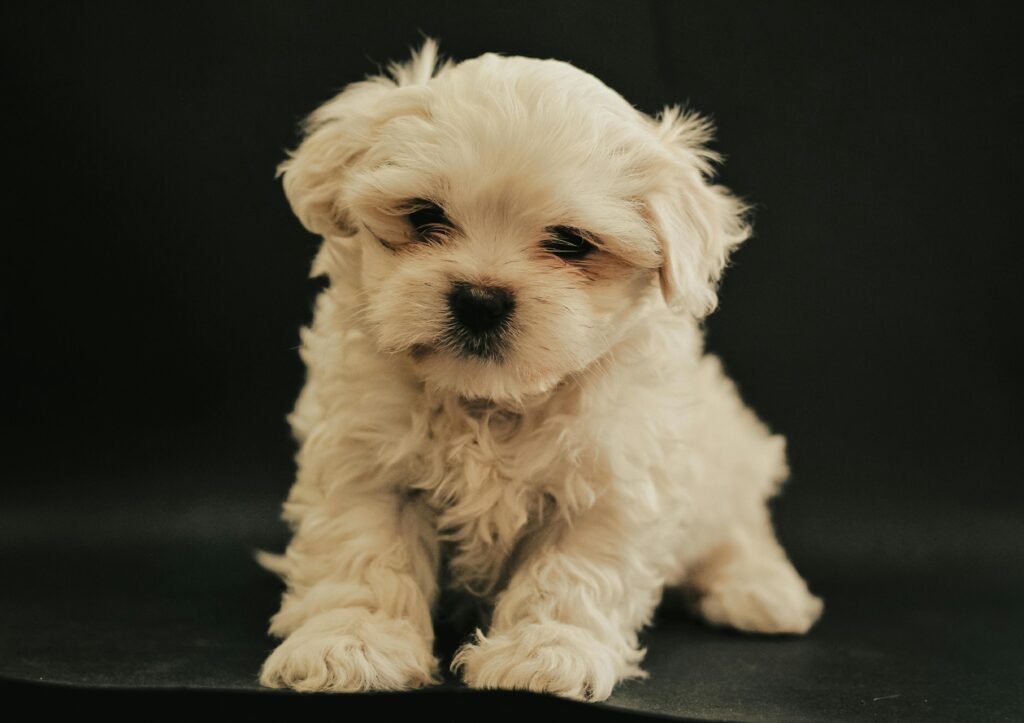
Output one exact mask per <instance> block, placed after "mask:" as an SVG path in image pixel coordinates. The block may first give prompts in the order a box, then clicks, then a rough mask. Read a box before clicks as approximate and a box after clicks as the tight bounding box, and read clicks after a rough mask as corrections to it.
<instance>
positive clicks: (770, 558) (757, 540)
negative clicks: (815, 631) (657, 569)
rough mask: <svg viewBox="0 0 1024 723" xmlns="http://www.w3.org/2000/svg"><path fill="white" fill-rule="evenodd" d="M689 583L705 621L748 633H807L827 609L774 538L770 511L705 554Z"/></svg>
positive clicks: (696, 605) (692, 570)
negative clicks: (813, 593) (769, 518)
mask: <svg viewBox="0 0 1024 723" xmlns="http://www.w3.org/2000/svg"><path fill="white" fill-rule="evenodd" d="M685 584H686V586H687V587H688V588H689V592H691V593H693V594H694V598H695V602H694V607H695V608H696V610H697V612H698V613H699V614H700V615H701V616H702V617H703V618H704V619H705V620H707V621H708V622H709V623H711V624H712V625H723V626H729V627H733V628H736V629H737V630H743V631H747V632H755V633H793V634H802V633H806V632H807V631H808V630H809V629H810V628H811V626H812V625H814V623H815V622H816V621H817V620H818V618H819V617H820V616H821V612H822V609H823V604H822V602H821V599H820V598H818V597H815V596H814V595H812V594H811V592H810V590H808V589H807V583H806V582H804V580H803V578H802V577H800V574H799V573H798V572H797V571H796V569H795V568H794V567H793V564H792V563H791V562H790V561H789V558H788V557H786V553H785V551H784V550H783V549H782V546H781V545H780V544H779V543H778V541H777V540H776V539H775V533H774V531H773V530H772V527H771V522H770V521H769V520H768V515H767V511H765V514H764V516H763V517H762V518H761V519H759V520H758V522H757V524H755V525H753V526H751V527H743V528H738V529H736V530H735V531H733V532H732V534H730V535H729V538H728V539H727V541H726V542H724V543H722V544H720V545H718V546H717V547H715V548H713V549H712V550H711V551H710V552H709V553H708V554H707V555H705V556H704V558H703V559H701V560H700V561H699V562H698V563H697V564H696V565H695V566H694V567H693V568H692V569H691V570H690V571H689V573H688V575H687V577H686V581H685Z"/></svg>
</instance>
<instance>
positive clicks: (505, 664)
mask: <svg viewBox="0 0 1024 723" xmlns="http://www.w3.org/2000/svg"><path fill="white" fill-rule="evenodd" d="M642 656H643V654H642V653H641V652H639V651H631V654H630V655H629V656H622V655H620V654H618V653H617V652H616V651H615V650H614V649H612V648H610V647H609V646H608V645H606V644H604V643H602V642H601V641H599V640H598V639H597V637H595V636H594V634H593V633H591V632H589V631H588V630H585V629H584V628H580V627H577V626H574V625H565V624H562V623H556V622H546V623H530V624H523V625H517V626H516V627H514V628H512V629H510V630H506V631H504V632H501V633H498V634H495V635H492V636H491V637H486V636H484V635H483V634H482V633H480V632H479V631H477V640H476V643H472V644H467V645H465V646H463V647H462V648H461V649H460V650H459V652H458V653H456V655H455V659H454V660H453V661H452V670H454V671H456V672H460V673H461V674H462V679H463V681H465V683H466V685H468V686H470V687H471V688H506V689H519V690H532V691H534V692H538V693H553V694H555V695H560V696H563V697H566V698H575V699H577V700H604V699H605V698H607V697H608V696H609V695H611V693H612V688H613V687H614V686H615V683H616V682H618V681H619V680H620V679H622V678H626V677H640V676H642V675H643V673H642V672H641V671H640V669H639V668H638V667H637V663H638V662H639V660H640V658H641V657H642Z"/></svg>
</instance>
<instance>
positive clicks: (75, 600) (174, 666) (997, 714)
mask: <svg viewBox="0 0 1024 723" xmlns="http://www.w3.org/2000/svg"><path fill="white" fill-rule="evenodd" d="M143 482H144V484H142V485H141V486H140V492H139V494H137V495H136V496H135V497H133V498H130V499H128V498H124V497H116V498H113V497H108V498H104V497H102V496H99V497H97V496H96V495H95V494H91V493H90V491H91V490H93V491H94V490H95V489H96V488H97V485H96V484H95V481H92V482H90V480H82V482H81V484H80V485H78V487H77V490H75V491H74V492H69V491H68V489H67V486H62V490H63V492H62V496H61V498H59V499H52V500H50V501H49V503H48V504H47V505H45V506H41V505H39V504H38V503H35V502H32V503H29V502H22V503H18V502H17V501H15V503H14V504H12V505H9V506H6V507H5V509H4V511H3V520H2V522H3V524H2V525H0V566H2V569H3V571H4V577H5V580H6V584H5V586H4V588H5V589H4V592H3V594H2V595H0V676H6V677H10V678H16V679H22V680H30V681H37V682H49V683H63V684H75V685H82V686H93V687H97V686H99V687H106V686H115V687H127V688H158V689H177V688H185V689H206V690H237V691H246V692H248V693H251V694H253V695H264V694H265V693H266V691H262V690H261V689H260V688H259V686H258V685H257V682H256V674H257V671H258V669H259V666H260V663H261V662H262V660H263V658H264V656H265V655H266V654H267V652H268V651H269V650H270V649H271V646H272V645H273V642H272V641H271V640H269V639H268V638H267V637H265V635H264V630H265V626H266V621H267V619H268V617H269V616H270V615H271V614H272V613H273V611H274V610H275V606H276V604H277V599H278V595H279V593H280V587H279V584H278V583H277V581H276V580H275V579H274V578H272V577H271V576H270V575H268V574H267V573H265V572H264V571H262V570H260V569H259V568H258V567H257V566H256V565H255V564H254V563H253V561H252V557H251V553H252V550H253V549H254V548H256V547H260V546H266V547H276V546H278V545H279V544H280V543H281V541H282V539H283V534H282V532H283V531H282V529H281V526H280V525H279V523H277V522H276V520H275V515H276V510H277V500H276V499H274V498H271V497H269V496H266V495H253V496H251V497H249V498H248V499H246V500H240V499H238V498H236V497H230V496H229V497H225V496H218V495H217V494H215V493H213V492H211V490H215V489H216V488H217V480H216V476H215V475H213V476H210V477H209V478H204V477H203V475H202V474H200V473H197V472H192V473H191V474H190V475H189V479H188V480H185V479H184V478H182V479H176V478H175V477H174V476H173V475H169V476H168V477H167V478H166V479H160V478H154V479H149V480H144V481H143ZM141 490H146V492H145V493H143V492H142V491H141ZM835 502H836V507H835V510H834V512H832V513H831V514H829V515H828V516H822V513H821V512H817V513H816V514H817V515H818V517H819V518H822V519H820V526H819V525H818V524H816V523H814V522H812V521H808V520H803V521H802V524H798V522H800V519H799V518H800V517H801V515H802V514H803V512H802V510H801V509H800V507H799V505H798V504H797V503H794V504H790V503H788V502H787V501H786V500H782V501H781V503H780V505H779V507H780V510H779V517H780V523H781V524H782V525H784V526H785V527H784V534H783V538H784V539H785V538H788V539H789V543H790V547H791V548H792V549H793V551H794V554H795V556H796V557H797V559H798V562H799V563H800V566H801V568H802V570H803V571H804V572H805V574H806V575H807V577H808V578H809V579H810V581H811V584H812V587H813V588H814V589H815V591H816V592H818V593H820V594H821V595H823V596H824V598H825V600H826V605H827V607H826V614H825V617H824V619H823V620H822V622H821V623H820V624H819V626H818V627H816V628H815V629H814V630H813V632H812V633H811V634H810V635H809V636H808V637H806V638H800V639H796V638H778V639H776V638H765V637H756V636H747V635H740V634H735V633H731V632H727V631H718V630H712V629H709V628H707V627H705V626H703V625H701V624H699V623H697V622H695V621H693V620H691V619H690V618H688V617H687V616H686V615H685V614H684V613H683V612H682V611H681V610H680V609H679V606H678V605H677V604H676V603H674V602H673V601H672V600H671V599H669V600H668V601H666V603H665V604H664V605H663V606H662V608H661V610H660V611H659V614H658V618H657V620H656V623H655V626H654V628H653V630H651V631H649V632H648V633H647V634H646V635H645V639H646V643H647V645H648V648H649V653H648V656H647V661H646V664H645V668H646V669H647V670H648V671H649V673H650V677H649V678H648V679H647V680H645V681H640V682H630V683H626V684H624V685H622V686H620V687H619V688H617V690H616V692H615V694H614V696H613V697H612V699H611V701H609V705H610V706H612V707H614V708H618V709H626V710H633V711H642V712H648V713H657V714H664V715H674V716H681V717H690V718H695V719H703V720H737V721H769V720H787V721H856V720H865V721H868V720H950V721H956V720H1019V719H1020V718H1021V717H1022V716H1024V701H1022V698H1021V693H1020V690H1019V681H1020V680H1021V679H1022V674H1024V665H1022V656H1021V650H1022V649H1024V647H1022V646H1024V635H1022V630H1024V584H1022V580H1021V574H1020V571H1021V569H1024V523H1022V522H1021V519H1020V518H1019V516H1016V515H1014V514H1011V513H1009V512H1007V511H985V510H980V509H974V510H967V509H958V510H955V511H954V510H950V509H948V508H939V509H938V510H931V511H930V510H923V509H914V510H911V509H904V510H896V509H892V508H889V509H883V510H873V511H872V510H865V509H857V508H856V507H851V506H850V505H851V504H854V503H852V502H851V501H850V500H841V499H839V500H836V501H835ZM943 509H945V511H941V510H943ZM821 526H824V527H827V528H829V530H828V532H829V534H827V535H821V534H820V533H821V531H822V528H821ZM844 526H845V528H846V529H844ZM786 529H789V530H791V531H792V532H791V534H788V535H787V534H786V533H785V530H786ZM441 634H442V636H443V637H446V638H447V639H448V643H449V645H450V644H451V643H452V641H451V640H450V638H451V631H445V630H442V631H441ZM443 688H444V689H445V690H444V691H443V692H441V693H436V692H435V693H433V694H432V695H433V696H437V695H456V694H457V691H458V690H459V688H460V686H459V684H458V683H457V682H455V681H452V680H450V679H449V680H448V681H447V682H446V683H445V684H444V686H443ZM413 695H416V694H413ZM430 700H432V701H436V700H438V699H437V698H436V697H433V698H431V699H430ZM339 705H342V704H341V703H339Z"/></svg>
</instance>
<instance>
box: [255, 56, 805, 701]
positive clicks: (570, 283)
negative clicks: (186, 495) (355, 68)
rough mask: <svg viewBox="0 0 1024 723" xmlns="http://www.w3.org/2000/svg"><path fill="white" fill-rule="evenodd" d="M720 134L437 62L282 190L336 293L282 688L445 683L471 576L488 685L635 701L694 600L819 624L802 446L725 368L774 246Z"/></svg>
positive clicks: (351, 125)
mask: <svg viewBox="0 0 1024 723" xmlns="http://www.w3.org/2000/svg"><path fill="white" fill-rule="evenodd" d="M709 136H710V128H709V124H708V123H707V122H705V121H704V120H703V119H701V118H700V117H698V116H696V115H693V114H688V113H683V112H680V110H679V109H678V108H667V109H665V110H664V111H663V112H662V113H661V114H660V116H659V117H658V118H657V119H653V118H650V117H648V116H646V115H644V114H642V113H640V112H639V111H637V110H636V109H634V108H633V107H632V106H630V105H629V104H628V103H627V102H626V101H625V100H624V99H623V98H622V97H621V96H619V95H618V94H616V93H615V92H614V91H612V90H610V89H609V88H608V87H606V86H605V85H603V84H602V83H601V82H600V81H598V80H597V79H595V78H594V77H592V76H590V75H588V74H586V73H584V72H582V71H580V70H578V69H576V68H574V67H573V66H571V65H568V64H566V63H563V62H558V61H554V60H534V59H529V58H521V57H502V56H498V55H494V54H487V55H484V56H481V57H479V58H476V59H474V60H469V61H466V62H462V63H459V64H453V63H451V62H446V63H443V64H440V65H438V63H437V60H436V46H435V44H434V43H433V41H427V42H426V43H425V44H424V46H423V48H422V49H421V50H420V51H419V52H418V53H415V54H413V57H412V60H411V61H409V62H408V63H405V64H395V65H392V66H391V67H390V77H383V76H380V77H372V78H369V79H367V80H365V81H362V82H358V83H354V84H352V85H350V86H348V87H347V88H346V89H345V90H344V91H343V92H342V93H341V94H340V95H338V96H337V97H336V98H334V99H333V100H330V101H328V102H327V103H326V104H325V105H323V106H322V107H321V108H319V109H318V110H317V111H316V112H314V113H313V115H312V116H311V117H310V118H309V119H308V121H307V123H306V126H305V136H304V140H303V141H302V143H301V145H300V146H299V147H298V149H297V150H296V151H295V152H294V153H292V154H291V156H290V158H289V160H287V161H285V162H284V163H283V164H282V165H281V168H280V172H281V174H282V175H283V177H284V188H285V192H286V194H287V196H288V199H289V201H290V202H291V205H292V207H293V209H294V210H295V213H296V215H297V216H298V217H299V219H300V220H301V221H302V223H303V224H304V225H305V226H306V228H308V229H309V230H310V231H312V232H314V233H316V234H319V235H321V236H322V237H323V245H322V247H321V250H320V252H319V254H318V256H317V258H316V261H315V263H314V266H313V274H314V275H326V276H327V277H328V279H329V281H330V285H329V287H328V288H327V289H326V290H325V291H323V293H322V294H321V295H320V296H319V298H318V300H317V304H316V311H315V315H314V320H313V323H312V325H311V327H310V328H308V329H304V330H303V331H302V348H301V354H302V358H303V360H304V361H305V363H306V365H307V367H308V377H307V381H306V385H305V387H304V389H303V391H302V393H301V395H300V397H299V400H298V403H297V405H296V408H295V411H294V412H293V414H292V415H291V417H290V421H291V424H292V427H293V429H294V432H295V435H296V437H297V438H298V440H299V442H300V444H301V447H300V451H299V453H298V457H297V460H298V467H299V470H298V480H297V482H296V483H295V485H294V487H293V488H292V490H291V493H290V495H289V497H288V500H287V502H286V503H285V506H284V516H285V519H286V520H287V521H288V522H289V523H290V525H291V526H292V529H293V531H294V537H293V539H292V540H291V543H290V544H289V546H288V548H287V551H286V552H285V554H284V555H281V556H270V555H266V556H263V558H262V560H263V562H264V564H265V565H266V566H267V567H269V568H271V569H273V570H274V571H276V572H278V573H279V574H280V575H281V576H282V577H283V578H284V580H285V582H286V583H287V591H286V592H285V594H284V598H283V601H282V604H281V610H280V612H278V613H277V614H276V615H275V616H274V618H273V621H272V624H271V628H270V630H271V632H272V633H273V634H274V635H277V636H280V637H281V638H283V639H284V640H283V641H282V642H281V644H280V645H279V647H278V648H277V649H276V650H275V651H274V652H273V653H272V654H271V655H270V657H269V658H268V659H267V661H266V663H265V664H264V666H263V670H262V674H261V681H262V682H263V684H264V685H268V686H275V687H279V686H287V687H290V688H294V689H296V690H305V691H318V690H330V691H356V690H395V689H403V688H410V687H416V686H422V685H427V684H430V683H431V682H434V681H436V680H437V674H438V671H437V660H436V659H435V657H434V655H433V650H432V647H433V635H434V633H433V626H432V618H431V616H432V609H433V608H434V606H435V602H436V601H437V598H438V594H439V585H440V582H439V581H440V580H441V579H442V577H444V578H445V579H446V580H448V581H449V583H450V584H451V585H453V586H455V587H457V588H459V589H462V590H466V591H469V592H471V593H472V594H473V595H475V596H479V598H481V599H482V600H484V601H485V602H486V603H487V604H488V605H489V609H490V615H489V616H488V617H489V622H488V627H487V630H486V631H478V632H477V634H476V635H475V636H474V637H473V639H472V640H470V641H468V642H466V644H465V645H464V646H463V647H461V648H460V650H459V651H458V653H457V654H456V656H455V659H454V662H453V668H454V669H455V670H457V671H458V672H459V673H460V674H461V676H462V678H463V680H464V681H465V682H466V683H467V684H468V685H470V686H473V687H481V688H490V687H495V688H523V689H529V690H534V691H547V692H550V693H555V694H558V695H563V696H569V697H574V698H583V699H595V700H600V699H604V698H607V697H608V696H609V695H610V694H611V692H612V689H613V687H614V685H615V683H616V682H617V681H619V680H622V679H624V678H629V677H636V676H641V675H643V672H642V671H641V669H640V667H639V665H640V662H641V659H642V658H643V654H644V651H643V650H642V649H641V648H640V647H639V644H638V639H637V634H638V631H639V630H640V629H641V628H642V627H643V626H644V625H645V624H647V623H648V622H649V621H650V619H651V614H652V611H653V610H654V607H655V605H656V604H657V603H658V601H659V599H660V597H661V595H662V591H663V589H664V588H665V587H666V586H679V585H684V586H687V588H688V590H689V591H690V595H691V596H692V597H693V599H694V600H695V601H696V602H695V606H696V608H697V610H698V612H699V613H700V614H701V615H702V616H703V617H704V618H705V619H706V620H708V621H709V622H711V623H713V624H716V625H729V626H733V627H735V628H738V629H741V630H749V631H758V632H768V633H803V632H805V631H806V630H807V629H808V628H809V627H810V626H811V625H812V624H813V623H814V622H815V620H816V619H817V618H818V616H819V614H820V612H821V609H822V605H821V602H820V600H818V599H817V598H816V597H814V596H813V595H811V593H810V592H809V591H808V589H807V586H806V584H805V583H804V581H803V580H802V579H801V577H800V576H799V575H798V574H797V572H796V571H795V570H794V569H793V567H792V565H791V564H790V562H789V560H788V559H787V557H786V554H785V552H784V551H783V550H782V548H781V547H780V546H779V544H778V542H777V541H776V539H775V535H774V532H773V530H772V525H771V521H770V519H769V514H768V511H767V508H766V501H767V499H768V498H769V497H771V496H772V495H773V494H774V493H775V492H776V491H777V489H778V487H779V484H780V483H781V481H782V480H783V479H784V478H785V477H786V474H787V469H786V462H785V451H784V447H785V444H784V440H783V438H782V437H779V436H773V435H771V434H770V433H769V432H768V430H767V429H766V428H765V427H764V425H763V424H762V423H761V422H759V421H758V419H757V418H756V417H755V415H754V414H753V413H752V412H751V411H750V410H749V409H747V408H746V407H745V406H744V404H743V403H742V402H741V400H740V399H739V397H738V395H737V393H736V390H735V388H734V386H733V384H732V383H731V382H730V381H729V380H728V379H727V378H726V377H725V376H724V374H723V372H722V369H721V366H720V364H719V362H718V360H717V359H716V358H714V357H712V356H710V355H706V354H705V353H704V351H703V338H702V331H701V327H700V320H701V319H702V318H703V317H704V316H705V315H706V314H708V313H709V312H710V311H711V310H712V309H714V307H715V304H716V294H715V290H716V284H717V282H718V279H719V276H720V275H721V273H722V270H723V268H724V267H725V265H726V260H727V257H728V256H729V253H730V252H731V251H732V250H733V249H734V248H735V247H736V246H737V245H738V244H739V243H740V242H742V241H743V240H744V239H745V238H746V237H747V236H748V233H749V229H748V227H747V225H746V223H745V222H744V218H743V215H744V207H743V205H742V204H741V203H740V202H739V201H737V199H736V198H734V197H733V196H731V195H730V194H729V193H728V191H726V190H725V189H724V188H722V187H721V186H716V185H713V184H712V183H711V182H710V180H709V179H710V178H711V176H712V163H713V162H714V161H715V160H716V159H715V156H714V154H713V153H711V152H710V151H708V150H707V149H706V147H705V143H706V142H707V141H708V139H709ZM442 546H444V547H445V549H446V550H447V553H448V554H446V555H444V556H442V554H441V549H442ZM442 557H443V563H442ZM442 564H444V565H445V566H446V570H445V571H444V573H443V575H442V571H441V570H440V569H439V568H440V566H441V565H442Z"/></svg>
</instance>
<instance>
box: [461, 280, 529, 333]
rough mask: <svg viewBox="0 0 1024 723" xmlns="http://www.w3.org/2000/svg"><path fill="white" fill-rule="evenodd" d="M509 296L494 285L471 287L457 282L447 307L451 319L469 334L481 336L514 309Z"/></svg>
mask: <svg viewBox="0 0 1024 723" xmlns="http://www.w3.org/2000/svg"><path fill="white" fill-rule="evenodd" d="M515 304H516V302H515V299H514V298H513V297H512V294H511V293H509V292H508V291H506V290H505V289H501V288H498V287H495V286H474V285H473V284H467V283H465V282H462V281H459V282H456V283H455V284H454V285H452V291H451V293H450V294H449V295H448V307H449V308H450V309H451V310H452V316H454V317H455V320H456V321H457V322H458V323H459V324H460V325H462V326H463V327H465V328H466V329H468V330H469V331H471V332H473V333H474V334H482V333H483V332H485V331H491V330H492V329H495V328H497V327H498V326H500V325H501V323H502V322H503V321H505V319H507V318H508V315H509V314H511V313H512V308H513V307H514V306H515Z"/></svg>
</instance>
